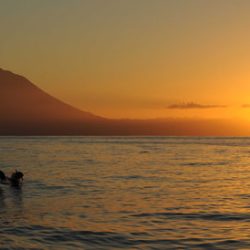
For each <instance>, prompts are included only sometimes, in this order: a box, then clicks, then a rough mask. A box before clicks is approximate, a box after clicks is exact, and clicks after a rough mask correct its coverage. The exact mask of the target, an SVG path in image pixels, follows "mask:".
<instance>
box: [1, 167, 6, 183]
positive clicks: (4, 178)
mask: <svg viewBox="0 0 250 250" xmlns="http://www.w3.org/2000/svg"><path fill="white" fill-rule="evenodd" d="M0 180H1V181H4V180H6V176H5V174H4V172H3V171H1V170H0Z"/></svg>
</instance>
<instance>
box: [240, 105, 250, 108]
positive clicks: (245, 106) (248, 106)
mask: <svg viewBox="0 0 250 250" xmlns="http://www.w3.org/2000/svg"><path fill="white" fill-rule="evenodd" d="M241 107H242V108H250V104H243V105H241Z"/></svg>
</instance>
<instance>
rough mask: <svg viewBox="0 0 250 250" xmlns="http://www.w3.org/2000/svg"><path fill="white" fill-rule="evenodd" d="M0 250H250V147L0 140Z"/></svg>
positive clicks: (176, 141) (171, 140)
mask: <svg viewBox="0 0 250 250" xmlns="http://www.w3.org/2000/svg"><path fill="white" fill-rule="evenodd" d="M15 169H18V170H21V171H23V172H24V175H25V176H24V184H23V186H22V188H20V189H18V188H13V187H9V186H5V185H1V186H0V249H1V250H2V249H15V250H21V249H25V250H29V249H60V250H64V249H65V250H66V249H67V250H68V249H226V250H230V249H237V250H238V249H250V138H243V137H238V138H236V137H217V138H216V137H0V170H2V171H4V172H5V173H7V174H10V173H11V172H12V171H14V170H15Z"/></svg>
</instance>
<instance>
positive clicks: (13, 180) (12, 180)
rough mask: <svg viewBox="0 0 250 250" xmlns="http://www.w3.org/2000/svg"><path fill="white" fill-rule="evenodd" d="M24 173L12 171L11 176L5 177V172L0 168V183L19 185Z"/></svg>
mask: <svg viewBox="0 0 250 250" xmlns="http://www.w3.org/2000/svg"><path fill="white" fill-rule="evenodd" d="M23 176H24V174H23V173H22V172H20V171H17V170H16V171H15V172H14V173H12V175H11V177H6V175H5V173H4V172H3V171H1V170H0V182H1V183H2V184H10V185H11V186H15V187H17V186H20V185H21V184H22V182H23Z"/></svg>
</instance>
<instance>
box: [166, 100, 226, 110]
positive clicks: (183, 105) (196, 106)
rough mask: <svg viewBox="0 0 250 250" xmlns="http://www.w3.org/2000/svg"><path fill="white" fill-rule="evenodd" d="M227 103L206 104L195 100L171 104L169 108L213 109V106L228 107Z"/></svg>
mask: <svg viewBox="0 0 250 250" xmlns="http://www.w3.org/2000/svg"><path fill="white" fill-rule="evenodd" d="M226 107H227V106H225V105H204V104H198V103H194V102H187V103H179V104H171V105H168V106H167V109H211V108H226Z"/></svg>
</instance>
